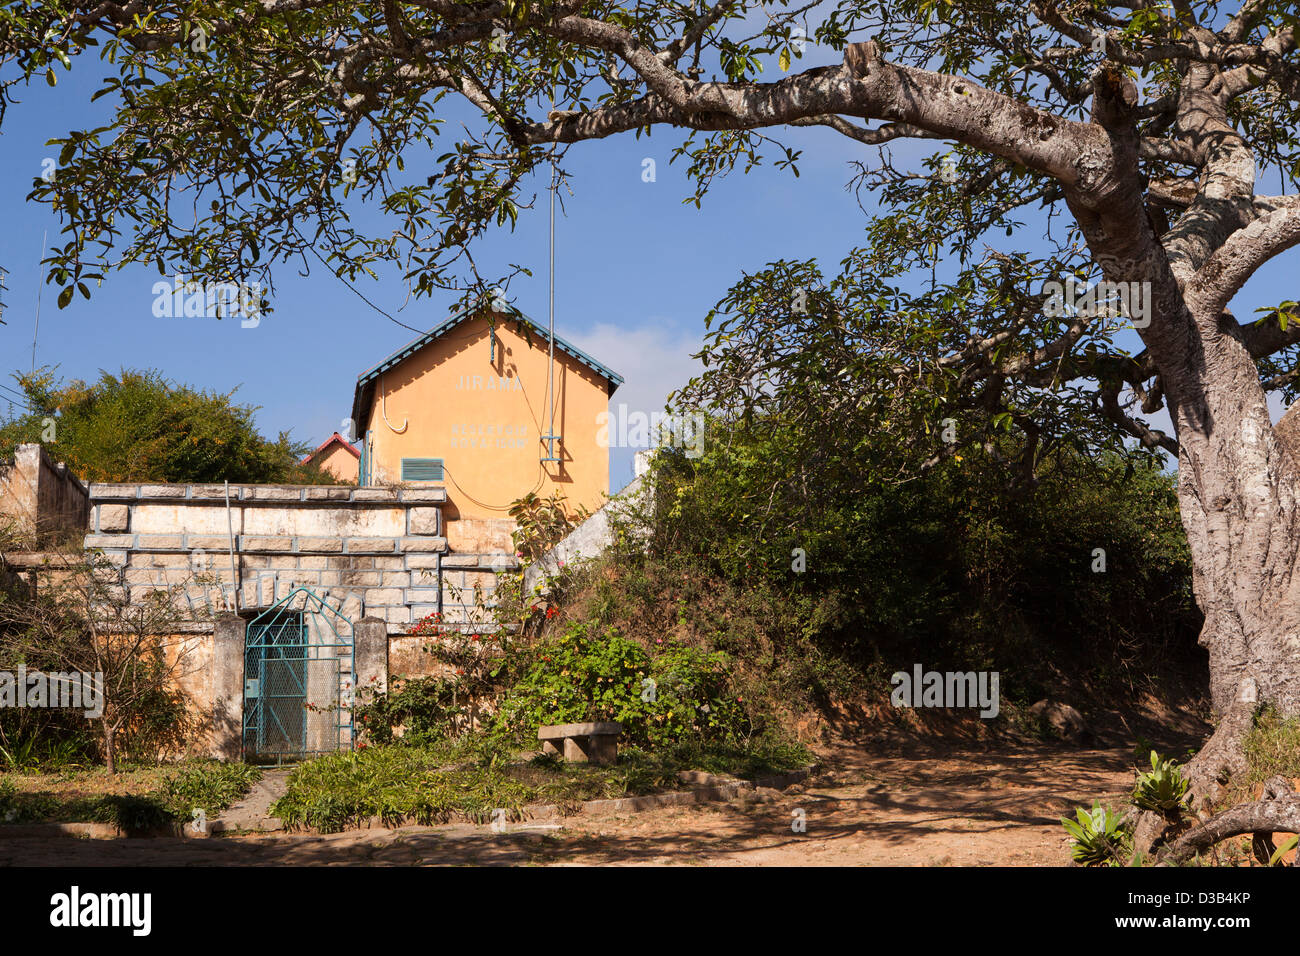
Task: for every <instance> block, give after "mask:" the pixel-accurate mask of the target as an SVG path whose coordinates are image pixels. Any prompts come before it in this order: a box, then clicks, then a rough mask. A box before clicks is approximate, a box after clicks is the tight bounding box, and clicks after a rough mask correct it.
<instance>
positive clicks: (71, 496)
mask: <svg viewBox="0 0 1300 956" xmlns="http://www.w3.org/2000/svg"><path fill="white" fill-rule="evenodd" d="M89 509H90V502H89V496H88V492H87V489H86V486H85V485H84V484H82V483H81V481H80V480H78V478H77V476H76V475H74V474H72V472H71V471H69V470H68V467H67V466H66V465H64V464H63V462H59V463H57V464H56V463H55V462H54V461H53V460H51V458H50V456H49V455H48V454H47V453H46V451H45V449H44V448H43V447H42V446H41V445H37V444H30V445H19V446H18V447H17V448H16V449H15V450H14V457H13V459H12V460H10V461H5V462H0V530H3V529H4V527H5V526H6V525H11V526H12V531H13V532H14V533H16V535H17V538H18V541H19V542H20V543H21V544H22V545H23V546H25V547H41V546H44V545H46V544H50V543H53V542H56V541H58V540H59V539H61V538H62V539H66V538H69V537H72V536H75V535H79V534H81V533H82V532H83V531H84V530H85V528H86V520H87V516H88V514H89Z"/></svg>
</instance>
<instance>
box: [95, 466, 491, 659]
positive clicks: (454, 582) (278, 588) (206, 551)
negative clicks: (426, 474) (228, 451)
mask: <svg viewBox="0 0 1300 956" xmlns="http://www.w3.org/2000/svg"><path fill="white" fill-rule="evenodd" d="M226 494H227V489H226V488H225V486H223V485H159V484H94V485H92V486H91V489H90V500H91V505H92V507H91V514H90V530H89V533H88V534H87V535H86V538H85V546H86V547H87V548H88V549H98V550H100V551H102V552H103V553H104V555H105V556H106V557H107V559H108V560H109V561H110V562H112V563H113V564H114V565H115V566H117V567H118V568H119V569H120V572H121V584H122V585H123V586H124V587H126V588H128V589H130V592H129V593H130V594H131V596H132V599H134V597H135V594H136V592H137V591H139V592H143V591H150V590H158V589H162V588H176V589H177V590H178V594H179V596H180V599H181V600H182V601H183V602H184V606H185V607H186V608H187V609H190V610H192V611H193V612H194V617H195V619H196V620H198V621H206V620H210V619H211V617H212V616H213V615H214V614H217V613H220V612H222V611H227V610H238V611H245V610H248V609H253V608H264V607H269V606H271V605H273V604H274V603H275V602H276V601H277V600H279V599H280V598H282V597H284V596H285V595H286V594H288V593H289V592H291V591H292V590H293V589H294V588H296V587H299V586H302V587H308V588H311V589H312V590H313V591H314V592H315V593H317V594H318V596H320V597H322V598H323V599H325V600H326V601H327V602H328V603H329V604H330V605H331V606H333V607H336V608H337V609H338V610H339V612H340V613H341V614H342V615H343V616H344V617H346V618H348V619H349V620H352V621H356V620H359V619H360V618H361V617H363V616H366V615H369V616H373V617H376V618H379V619H381V620H383V621H385V622H387V623H388V624H389V625H390V627H389V630H390V633H393V634H403V633H405V632H406V630H407V629H408V628H409V626H410V625H411V624H412V623H413V622H415V621H417V620H419V619H420V618H421V617H423V616H425V615H426V614H429V613H432V612H435V611H441V612H442V613H443V615H444V619H446V620H448V621H451V622H455V621H457V620H460V619H463V617H464V615H465V613H466V610H465V608H464V607H463V606H462V605H464V604H466V603H472V595H473V591H474V587H475V585H476V584H477V585H478V586H479V588H480V589H481V590H482V592H484V593H485V595H489V596H490V595H491V593H492V592H493V590H494V588H495V578H496V572H497V571H499V570H505V569H509V568H513V567H516V566H517V564H516V562H515V559H514V557H513V555H510V554H508V553H505V552H503V551H500V550H495V549H496V547H497V546H498V545H497V542H498V540H499V535H498V534H495V533H490V532H495V530H496V529H464V530H462V529H459V528H457V529H455V530H454V531H449V530H448V529H447V528H446V527H445V525H444V521H443V517H442V505H443V503H444V502H445V500H446V492H445V491H444V490H443V489H441V488H347V487H329V486H312V485H308V486H301V487H296V486H280V485H231V486H230V488H229V507H227V498H226ZM452 524H453V525H458V524H460V522H453V523H452ZM466 532H468V533H466ZM449 539H451V540H455V541H457V542H458V543H460V544H461V545H468V546H469V547H475V548H478V549H479V550H474V551H465V550H455V551H453V550H452V548H451V545H450V544H449Z"/></svg>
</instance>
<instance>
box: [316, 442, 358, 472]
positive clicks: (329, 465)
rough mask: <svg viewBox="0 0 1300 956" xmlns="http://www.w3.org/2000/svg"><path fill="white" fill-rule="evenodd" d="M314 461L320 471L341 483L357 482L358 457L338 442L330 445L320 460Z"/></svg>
mask: <svg viewBox="0 0 1300 956" xmlns="http://www.w3.org/2000/svg"><path fill="white" fill-rule="evenodd" d="M312 461H314V462H316V464H317V465H318V466H319V467H320V470H321V471H323V472H325V473H326V474H330V475H333V476H334V477H335V478H337V479H339V481H356V480H357V466H358V464H359V463H358V462H357V456H356V455H354V454H352V452H350V451H348V450H347V449H346V448H344V447H343V446H342V445H340V444H339V443H338V442H335V443H334V444H333V445H330V447H329V448H327V449H325V453H324V454H323V455H321V456H320V457H319V458H313V459H312Z"/></svg>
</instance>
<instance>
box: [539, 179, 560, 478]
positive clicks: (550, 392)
mask: <svg viewBox="0 0 1300 956" xmlns="http://www.w3.org/2000/svg"><path fill="white" fill-rule="evenodd" d="M550 272H551V276H550V280H551V281H550V342H551V355H550V362H549V365H548V367H547V370H546V404H547V406H548V407H549V408H550V410H551V425H550V429H549V433H548V434H546V435H543V436H542V440H543V441H544V442H546V457H545V458H543V459H542V461H544V462H546V461H554V462H559V461H562V459H560V458H557V457H556V455H555V440H556V439H557V438H559V437H560V436H559V435H557V434H555V158H554V157H552V158H551V266H550Z"/></svg>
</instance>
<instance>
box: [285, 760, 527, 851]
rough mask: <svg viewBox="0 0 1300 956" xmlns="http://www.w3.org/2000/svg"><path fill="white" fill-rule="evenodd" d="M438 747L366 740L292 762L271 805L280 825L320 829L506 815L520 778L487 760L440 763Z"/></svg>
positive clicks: (514, 809)
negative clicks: (482, 763) (367, 743)
mask: <svg viewBox="0 0 1300 956" xmlns="http://www.w3.org/2000/svg"><path fill="white" fill-rule="evenodd" d="M445 756H446V755H445V753H442V752H439V751H436V750H428V749H424V748H419V747H369V748H366V749H364V750H358V751H352V752H350V753H338V754H329V755H327V756H324V757H320V758H317V759H315V760H310V761H307V762H306V763H303V764H301V765H299V766H298V767H297V768H296V769H295V770H294V771H293V773H292V774H291V775H290V776H289V781H288V786H287V789H286V791H285V794H284V796H282V797H281V798H280V799H279V800H277V801H276V802H275V803H274V804H273V805H272V807H271V812H272V813H273V814H275V815H276V816H277V817H279V818H280V819H281V820H283V821H284V824H285V826H287V827H290V828H293V827H303V826H307V827H312V828H314V829H316V830H319V831H321V832H323V833H329V832H334V831H338V830H342V829H345V828H346V827H348V826H358V825H361V824H362V823H364V822H365V821H367V820H369V819H370V818H371V817H379V818H381V819H382V820H383V821H384V823H386V824H388V825H390V826H396V825H398V824H400V823H403V822H407V821H413V822H415V823H419V824H426V825H427V824H432V823H445V822H446V821H448V820H450V819H452V817H453V816H455V815H464V816H465V817H468V818H469V819H472V820H475V821H477V822H480V823H482V822H487V821H488V820H490V819H491V815H492V811H493V810H494V809H497V808H500V809H503V810H505V811H506V812H507V816H509V817H510V818H512V819H517V818H518V809H519V807H521V806H522V805H523V804H524V803H525V802H527V800H528V798H529V796H530V792H529V790H528V788H527V787H526V786H524V785H523V784H520V783H518V782H516V781H513V780H509V779H507V778H505V777H503V776H502V775H501V774H500V773H499V772H498V771H497V770H496V769H495V768H493V767H469V768H461V769H446V768H444V767H442V762H443V760H444V759H445Z"/></svg>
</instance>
